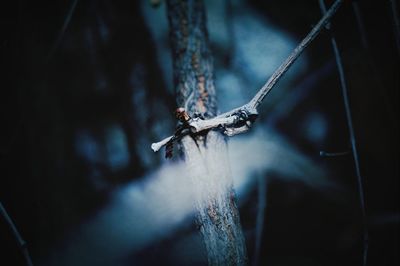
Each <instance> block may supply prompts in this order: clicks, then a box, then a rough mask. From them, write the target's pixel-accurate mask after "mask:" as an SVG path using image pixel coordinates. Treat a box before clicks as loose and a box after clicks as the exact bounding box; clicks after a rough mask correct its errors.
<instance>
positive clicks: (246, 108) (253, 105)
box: [151, 0, 343, 152]
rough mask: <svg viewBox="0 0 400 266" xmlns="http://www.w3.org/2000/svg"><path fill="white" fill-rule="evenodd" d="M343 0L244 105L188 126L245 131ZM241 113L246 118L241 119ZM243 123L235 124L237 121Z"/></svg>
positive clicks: (229, 133)
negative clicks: (276, 86) (258, 109)
mask: <svg viewBox="0 0 400 266" xmlns="http://www.w3.org/2000/svg"><path fill="white" fill-rule="evenodd" d="M342 2H343V0H336V1H335V3H334V4H333V5H332V6H331V8H330V9H329V10H328V11H327V12H326V14H325V15H324V16H323V17H322V18H321V19H320V21H319V22H318V23H317V25H315V26H314V28H313V29H312V30H311V31H310V33H308V35H307V36H306V37H305V38H304V39H303V40H302V41H301V43H300V44H299V45H298V46H297V47H296V48H295V49H294V50H293V52H292V53H291V54H290V55H289V57H288V58H287V59H286V60H285V61H284V62H283V63H282V65H281V66H280V67H279V68H278V69H277V70H276V71H275V72H274V73H273V74H272V76H271V77H270V78H269V80H268V81H267V82H266V83H265V84H264V86H262V88H261V89H260V90H259V91H258V92H257V94H256V95H255V96H254V97H253V99H251V100H250V101H249V102H248V103H246V104H245V105H243V106H241V107H238V108H235V109H233V110H231V111H229V112H226V113H223V114H221V115H218V116H216V117H214V118H211V119H207V120H201V119H198V120H193V121H192V122H191V123H189V125H190V127H191V128H192V129H194V130H192V131H193V133H198V132H201V131H203V130H209V129H212V128H217V127H223V128H224V134H226V135H227V136H233V135H237V134H240V133H243V132H246V131H247V130H248V129H249V128H250V125H251V123H252V122H253V120H254V118H255V117H256V116H257V115H258V112H257V107H258V105H260V103H261V102H262V101H263V99H264V98H265V96H267V95H268V93H270V91H271V90H272V88H273V87H274V86H275V84H276V83H277V82H278V80H279V79H280V78H281V77H282V75H283V74H285V73H286V72H287V71H288V70H289V68H290V66H291V65H292V64H293V63H294V62H295V61H296V59H297V58H298V57H299V56H300V54H301V53H302V52H303V51H304V50H305V49H306V48H307V47H308V45H309V44H310V43H311V42H312V41H313V40H314V39H315V37H317V35H318V34H319V33H320V32H321V31H322V30H323V28H324V27H325V25H326V24H327V23H328V22H329V21H330V19H331V18H332V16H333V15H334V14H335V13H336V11H337V10H338V8H339V7H340V5H341V4H342ZM243 115H244V116H245V117H247V119H243ZM243 122H245V124H244V125H241V126H237V124H238V123H243ZM171 140H173V138H172V136H171V137H168V138H165V139H164V140H162V141H160V142H157V143H153V144H152V145H151V147H152V149H153V151H155V152H156V151H158V150H159V149H160V148H161V147H162V146H164V145H166V144H167V143H168V142H169V141H171Z"/></svg>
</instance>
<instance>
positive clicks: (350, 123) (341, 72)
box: [319, 0, 369, 266]
mask: <svg viewBox="0 0 400 266" xmlns="http://www.w3.org/2000/svg"><path fill="white" fill-rule="evenodd" d="M319 4H320V8H321V11H322V13H325V12H326V7H325V3H324V0H319ZM331 44H332V49H333V52H334V55H335V60H336V65H337V68H338V72H339V78H340V85H341V88H342V94H343V102H344V107H345V111H346V118H347V119H346V120H347V126H348V129H349V135H350V143H351V149H352V154H353V159H354V166H355V169H356V174H357V185H358V192H359V201H360V208H361V215H362V221H363V238H364V239H363V265H364V266H366V265H367V256H368V238H369V235H368V226H367V214H366V208H365V197H364V188H363V179H362V176H361V171H360V162H359V158H358V152H357V145H356V138H355V133H354V127H353V119H352V115H351V109H350V101H349V98H348V89H347V84H346V78H345V74H344V69H343V64H342V58H341V55H340V52H339V48H338V46H337V43H336V39H335V37H334V36H333V35H332V36H331Z"/></svg>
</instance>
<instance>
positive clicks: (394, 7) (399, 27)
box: [390, 0, 400, 55]
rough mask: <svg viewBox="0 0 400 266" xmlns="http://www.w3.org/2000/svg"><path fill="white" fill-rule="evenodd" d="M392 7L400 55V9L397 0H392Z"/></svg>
mask: <svg viewBox="0 0 400 266" xmlns="http://www.w3.org/2000/svg"><path fill="white" fill-rule="evenodd" d="M390 7H391V10H392V17H393V33H394V36H395V38H396V45H397V52H399V55H400V19H399V13H398V12H399V9H398V7H397V3H396V0H390Z"/></svg>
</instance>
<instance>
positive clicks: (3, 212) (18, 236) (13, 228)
mask: <svg viewBox="0 0 400 266" xmlns="http://www.w3.org/2000/svg"><path fill="white" fill-rule="evenodd" d="M0 213H1V216H3V217H4V220H5V221H6V223H7V224H8V226H9V227H10V230H11V232H12V234H13V235H14V238H15V239H16V240H17V243H18V247H19V248H20V250H21V252H22V254H23V256H24V258H25V262H26V265H28V266H33V264H32V260H31V257H30V255H29V252H28V248H27V245H26V242H25V240H24V239H23V238H22V236H21V234H20V233H19V232H18V229H17V227H16V226H15V224H14V222H13V221H12V219H11V217H10V216H9V215H8V213H7V211H6V209H5V208H4V206H3V204H2V203H1V202H0Z"/></svg>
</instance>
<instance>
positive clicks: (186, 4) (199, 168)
mask: <svg viewBox="0 0 400 266" xmlns="http://www.w3.org/2000/svg"><path fill="white" fill-rule="evenodd" d="M167 5H168V17H169V24H170V35H171V46H172V53H173V59H174V85H175V88H176V97H177V105H178V106H179V107H184V108H185V109H186V110H187V111H188V113H189V114H190V115H191V116H194V115H200V116H204V117H212V116H215V115H216V114H217V106H216V95H215V88H214V82H213V64H212V56H211V53H210V49H209V45H208V36H207V30H206V19H205V11H204V5H203V1H201V0H186V1H185V0H183V1H182V0H169V1H167ZM181 149H182V151H183V154H184V157H185V161H186V164H187V166H188V175H189V178H191V180H192V182H193V191H194V194H195V198H196V208H197V223H198V226H199V229H200V232H201V234H202V235H203V239H204V243H205V247H206V250H207V255H208V263H209V265H244V264H246V262H247V258H246V248H245V242H244V237H243V233H242V229H241V226H240V221H239V213H238V209H237V206H236V203H235V194H234V191H233V184H232V177H231V173H230V169H229V163H228V158H227V150H226V142H225V140H224V137H223V136H222V134H221V133H219V132H217V131H210V132H208V133H207V134H205V135H202V136H197V137H195V138H194V137H191V136H187V137H185V138H183V139H182V141H181Z"/></svg>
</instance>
